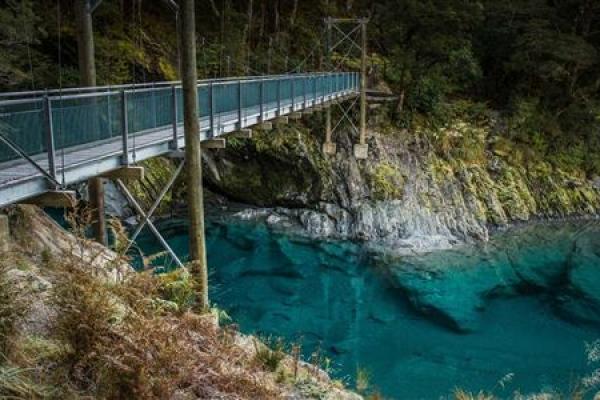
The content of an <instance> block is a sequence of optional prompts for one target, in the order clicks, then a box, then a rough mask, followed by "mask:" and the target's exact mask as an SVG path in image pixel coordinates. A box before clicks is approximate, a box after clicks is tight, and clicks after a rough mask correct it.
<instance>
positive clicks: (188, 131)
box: [179, 0, 209, 310]
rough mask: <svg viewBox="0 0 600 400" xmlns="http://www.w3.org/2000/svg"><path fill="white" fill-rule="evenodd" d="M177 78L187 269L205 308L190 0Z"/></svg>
mask: <svg viewBox="0 0 600 400" xmlns="http://www.w3.org/2000/svg"><path fill="white" fill-rule="evenodd" d="M179 4H180V7H181V8H180V12H181V44H182V52H181V58H182V60H181V78H182V86H183V126H184V134H185V162H186V164H187V166H186V170H187V175H186V186H187V203H188V210H189V211H188V213H189V216H188V217H189V221H190V227H189V236H190V261H191V273H192V276H193V277H194V278H195V279H196V282H197V283H198V291H199V293H198V299H199V303H200V307H201V308H202V309H203V310H206V309H208V307H209V303H208V270H207V264H206V247H205V242H204V198H203V189H202V148H201V145H200V127H199V123H198V92H197V90H196V89H197V88H196V84H197V78H198V75H197V70H196V21H195V7H194V0H181V2H180V3H179Z"/></svg>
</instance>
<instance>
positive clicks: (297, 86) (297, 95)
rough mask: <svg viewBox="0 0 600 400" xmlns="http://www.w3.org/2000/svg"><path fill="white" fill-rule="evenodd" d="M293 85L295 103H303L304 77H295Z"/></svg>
mask: <svg viewBox="0 0 600 400" xmlns="http://www.w3.org/2000/svg"><path fill="white" fill-rule="evenodd" d="M292 85H293V88H294V104H302V102H303V101H304V84H303V82H302V79H300V78H293V79H292Z"/></svg>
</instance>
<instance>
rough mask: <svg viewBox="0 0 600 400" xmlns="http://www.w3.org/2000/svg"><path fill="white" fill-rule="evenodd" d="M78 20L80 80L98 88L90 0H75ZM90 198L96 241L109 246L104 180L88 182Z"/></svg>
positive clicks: (97, 179) (96, 179)
mask: <svg viewBox="0 0 600 400" xmlns="http://www.w3.org/2000/svg"><path fill="white" fill-rule="evenodd" d="M74 5H75V18H76V20H77V54H78V57H79V80H80V83H81V85H82V86H96V63H95V60H94V31H93V27H92V10H91V7H90V2H89V0H75V4H74ZM88 197H89V202H90V206H91V207H92V209H93V210H94V213H95V218H94V223H93V227H92V228H93V232H94V237H95V239H96V240H97V241H98V242H99V243H101V244H104V245H106V244H107V236H106V218H105V214H104V181H103V180H102V178H96V177H94V178H90V179H89V180H88Z"/></svg>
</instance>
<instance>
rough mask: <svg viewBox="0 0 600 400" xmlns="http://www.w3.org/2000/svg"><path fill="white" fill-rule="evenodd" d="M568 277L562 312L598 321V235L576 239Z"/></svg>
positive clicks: (599, 272)
mask: <svg viewBox="0 0 600 400" xmlns="http://www.w3.org/2000/svg"><path fill="white" fill-rule="evenodd" d="M568 278H569V288H568V289H569V291H568V295H567V296H565V297H564V298H563V299H562V309H563V311H566V312H567V314H568V315H570V316H572V317H573V318H576V319H580V320H585V321H590V322H596V323H600V235H585V236H582V237H581V238H580V239H579V240H577V242H576V243H575V249H574V251H573V254H572V256H571V259H570V270H569V276H568Z"/></svg>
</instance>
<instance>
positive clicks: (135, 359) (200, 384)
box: [0, 207, 340, 400]
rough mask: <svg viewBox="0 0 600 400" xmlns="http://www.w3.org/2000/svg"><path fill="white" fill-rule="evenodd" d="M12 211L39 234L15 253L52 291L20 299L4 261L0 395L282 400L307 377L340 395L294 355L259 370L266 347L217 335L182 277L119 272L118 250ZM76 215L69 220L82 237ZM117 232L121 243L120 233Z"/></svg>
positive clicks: (275, 352) (273, 355) (279, 356)
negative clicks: (32, 308)
mask: <svg viewBox="0 0 600 400" xmlns="http://www.w3.org/2000/svg"><path fill="white" fill-rule="evenodd" d="M14 211H15V212H14V216H15V217H16V218H18V219H19V224H23V225H25V224H28V226H36V229H35V230H27V229H22V230H21V231H19V232H18V233H17V236H18V237H15V241H14V247H15V252H16V253H19V254H21V257H23V260H24V262H26V263H29V265H28V269H27V270H28V271H29V272H28V273H31V274H34V275H37V276H38V277H39V279H41V280H43V281H45V282H48V285H47V287H45V288H44V289H43V290H34V291H32V292H30V293H29V292H25V291H23V290H22V289H23V288H22V287H18V286H15V285H13V284H12V283H13V282H12V281H11V280H10V279H9V277H8V275H7V274H6V273H5V272H6V271H7V270H8V268H12V269H13V270H14V269H15V263H16V261H14V260H11V261H10V262H9V263H8V264H7V265H9V267H6V268H7V269H2V268H1V267H2V265H3V264H2V263H0V339H3V341H2V343H5V345H4V346H3V347H4V348H0V399H4V398H7V399H8V398H10V399H12V398H26V399H73V400H78V399H142V400H144V399H169V398H175V397H176V398H184V399H185V398H194V399H195V398H206V399H225V398H226V399H276V398H283V397H284V396H286V395H289V394H290V393H296V390H297V385H298V382H300V381H302V382H303V383H308V384H310V385H312V387H315V388H318V389H319V392H323V391H325V392H326V391H327V390H334V391H335V390H339V389H340V388H339V387H337V386H335V387H334V385H333V384H332V382H331V381H329V379H328V378H327V377H326V376H325V377H323V376H322V375H320V374H323V372H322V371H321V372H319V371H316V369H315V368H312V367H311V368H309V367H307V366H305V364H304V363H302V362H300V360H299V358H300V351H299V349H296V352H295V353H294V354H295V357H288V356H287V355H286V354H285V353H284V351H283V349H282V348H279V347H277V346H276V347H275V349H267V350H264V351H263V352H262V353H260V354H263V355H267V357H266V359H265V360H263V361H262V362H261V361H260V359H261V355H259V352H258V351H257V348H261V349H262V348H263V347H264V345H262V344H261V345H260V346H258V347H257V346H256V345H254V344H253V343H255V339H253V338H251V337H245V336H242V335H240V334H239V333H237V332H236V331H235V330H234V328H231V327H230V328H220V327H219V326H218V323H217V322H216V315H217V314H216V313H213V314H198V313H195V312H193V310H194V307H193V305H194V301H195V297H194V293H195V286H194V282H193V279H191V277H190V275H189V274H186V273H185V272H184V271H179V272H175V273H172V274H167V275H163V276H155V275H153V274H152V273H150V272H143V273H124V274H115V273H114V269H115V268H119V269H122V265H123V263H124V262H125V261H127V260H126V258H125V257H123V256H122V255H119V254H118V252H117V253H115V252H110V251H108V250H107V249H105V248H103V247H101V246H98V245H97V244H94V243H91V242H89V240H87V239H85V238H83V237H75V236H72V235H68V234H66V233H65V232H64V231H61V230H59V228H58V227H57V226H55V225H54V224H52V223H50V222H48V221H47V218H46V217H44V216H42V215H41V212H39V210H38V211H36V210H34V209H32V208H27V207H23V208H17V209H16V210H14ZM81 213H82V214H83V215H81V214H77V213H73V214H71V215H69V216H68V220H69V222H71V224H72V226H73V228H74V229H73V231H74V232H75V233H78V234H81V235H82V234H83V233H84V232H85V229H84V228H82V227H81V226H79V225H80V224H85V223H87V222H86V221H87V220H88V218H87V213H86V212H85V210H83V211H81ZM44 218H45V219H44ZM112 229H113V231H114V233H115V234H118V235H117V236H119V237H120V238H119V242H120V243H121V244H122V243H126V240H127V239H126V237H125V236H124V235H123V233H124V230H122V227H121V226H120V225H119V224H115V225H112ZM118 247H123V246H118ZM17 287H18V290H17V289H16V288H17ZM17 291H19V293H17ZM23 296H25V297H29V298H31V299H32V300H33V303H34V304H35V305H36V307H38V306H39V305H40V303H43V305H44V308H43V310H44V311H45V312H46V315H45V317H47V320H48V321H47V323H45V324H43V325H39V324H34V325H31V326H30V325H29V324H30V323H31V321H32V318H31V317H32V315H30V314H28V309H27V307H25V308H22V307H23V304H27V303H26V302H22V301H21V300H20V299H21V298H22V297H23ZM39 311H40V309H39V307H38V309H37V311H36V312H39ZM26 314H27V315H26ZM34 314H35V313H34ZM23 326H26V328H27V329H24V330H19V329H15V327H23ZM292 361H294V362H293V363H292ZM292 371H293V372H292ZM282 374H283V376H286V377H289V376H292V377H293V379H286V380H285V381H280V380H279V376H280V375H282ZM48 388H51V390H50V389H48ZM333 398H337V397H335V396H334V397H333Z"/></svg>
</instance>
